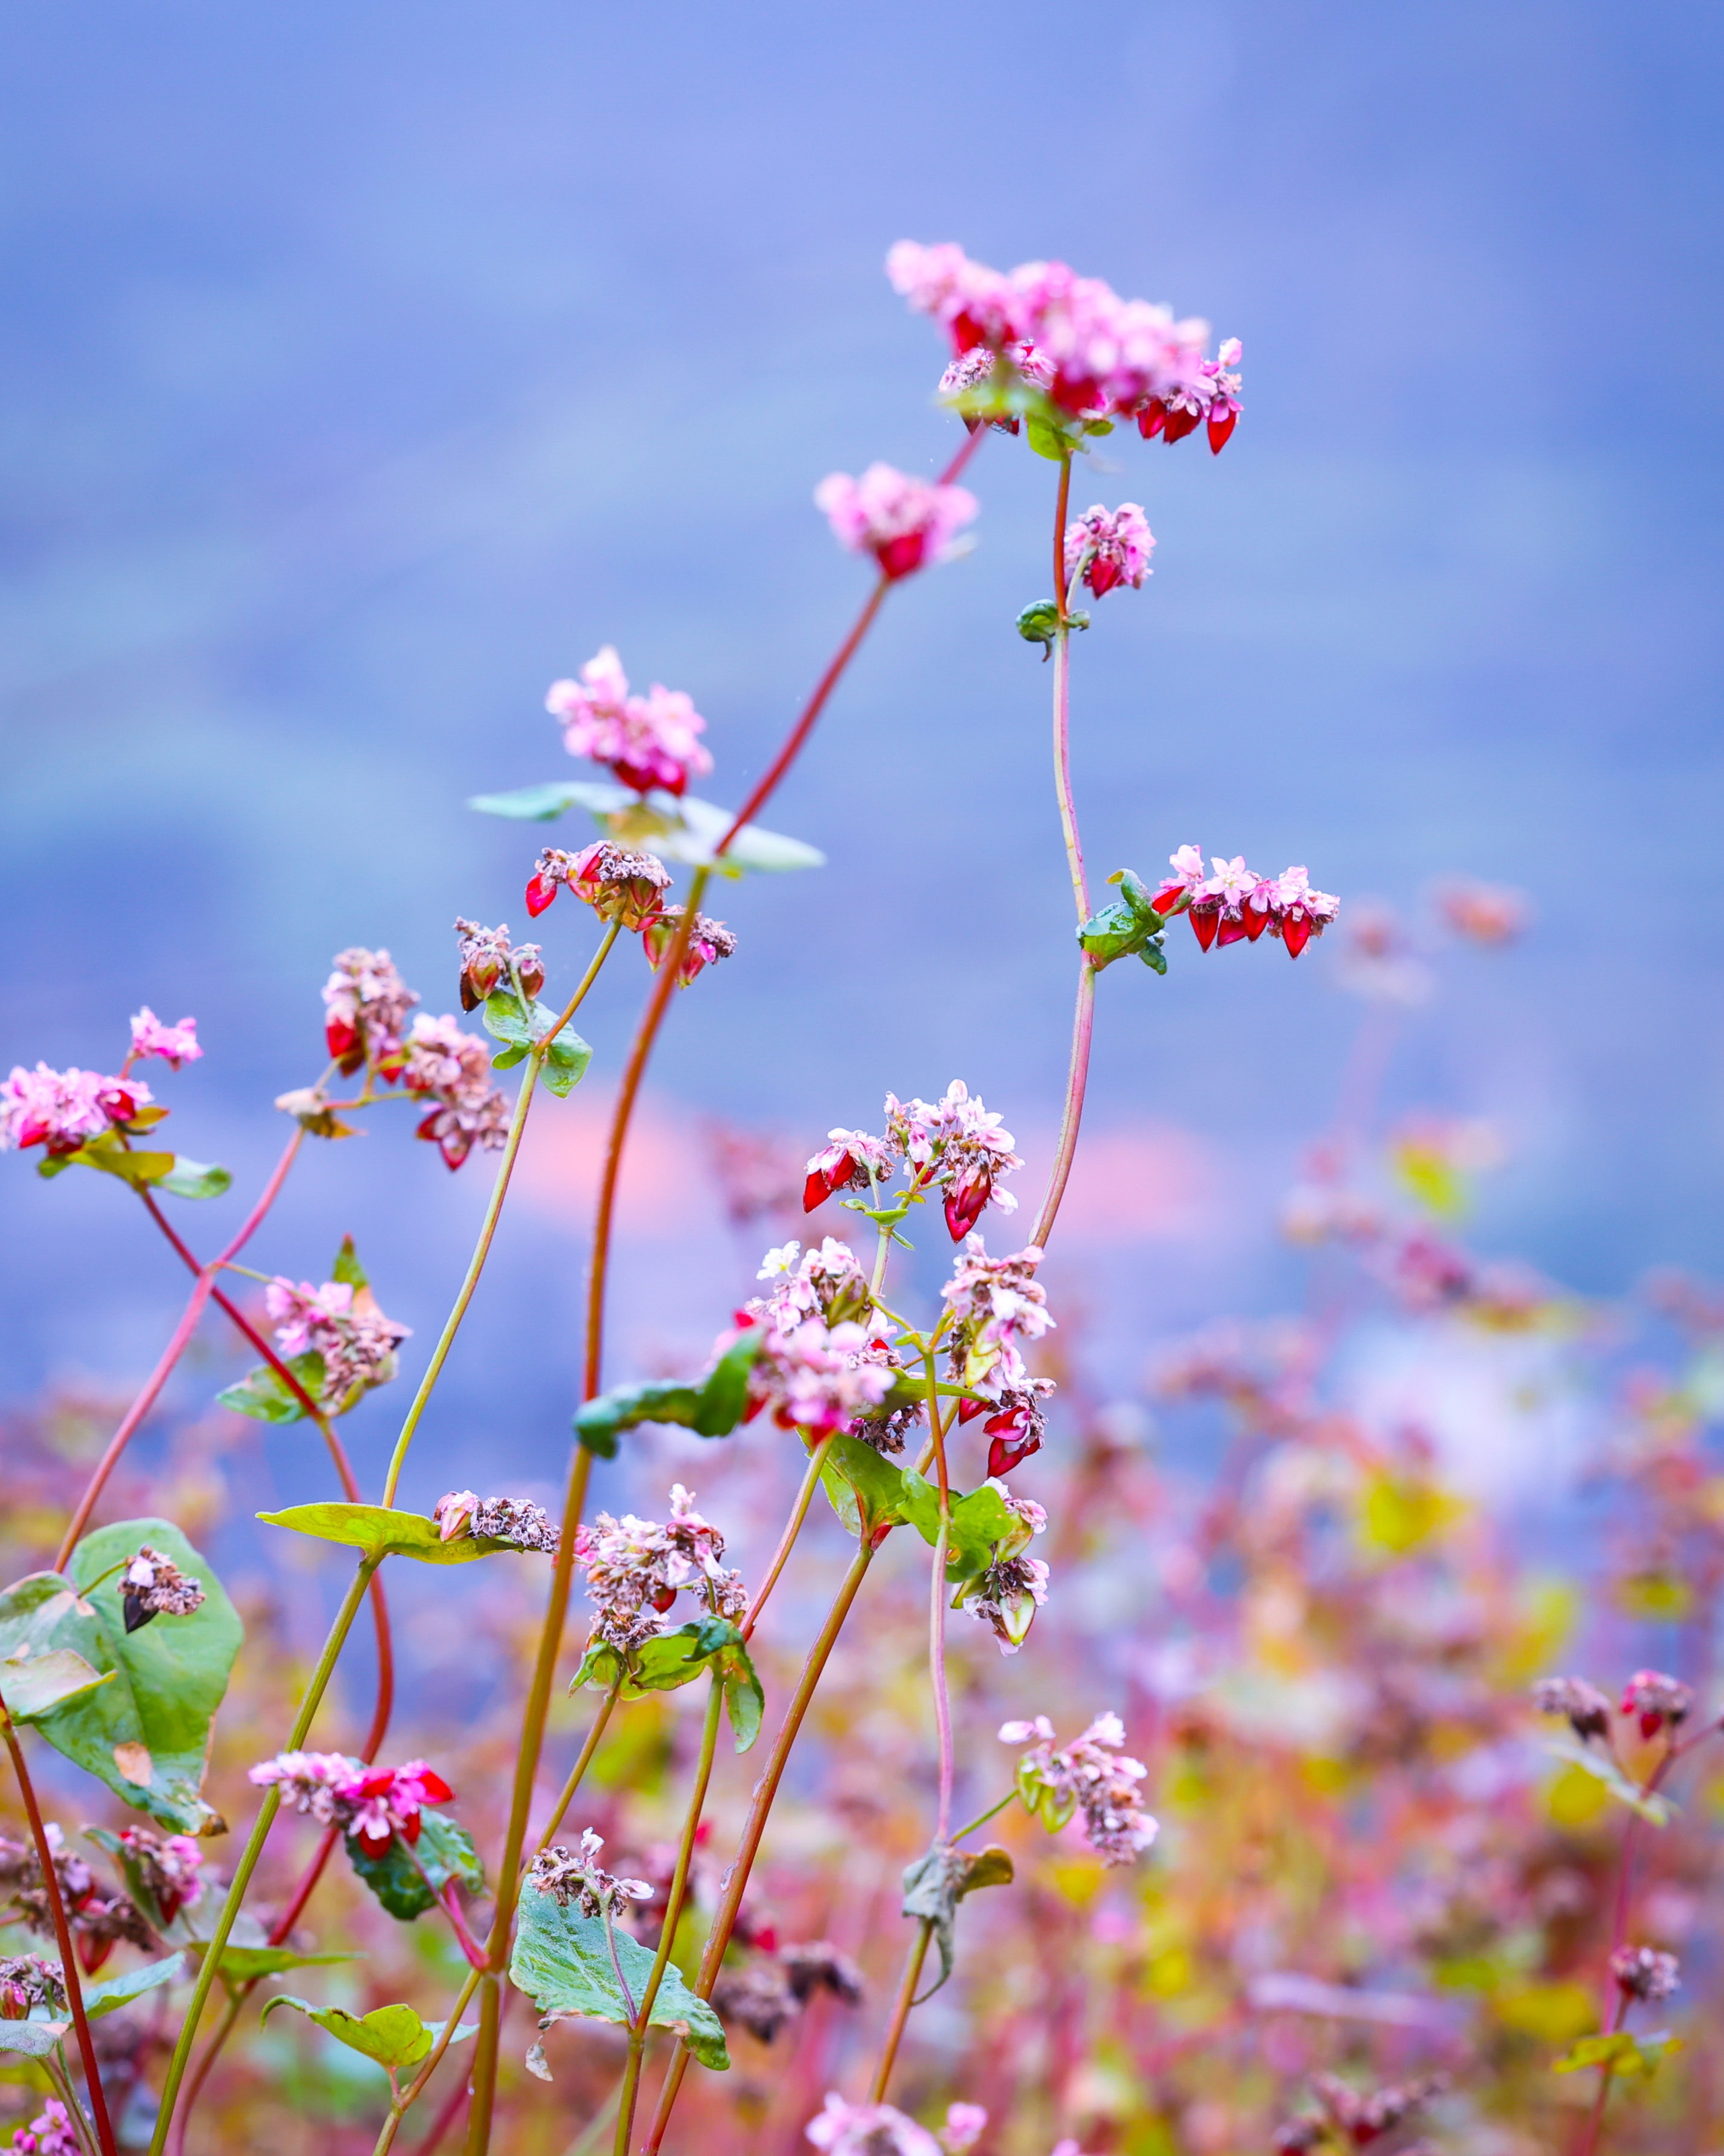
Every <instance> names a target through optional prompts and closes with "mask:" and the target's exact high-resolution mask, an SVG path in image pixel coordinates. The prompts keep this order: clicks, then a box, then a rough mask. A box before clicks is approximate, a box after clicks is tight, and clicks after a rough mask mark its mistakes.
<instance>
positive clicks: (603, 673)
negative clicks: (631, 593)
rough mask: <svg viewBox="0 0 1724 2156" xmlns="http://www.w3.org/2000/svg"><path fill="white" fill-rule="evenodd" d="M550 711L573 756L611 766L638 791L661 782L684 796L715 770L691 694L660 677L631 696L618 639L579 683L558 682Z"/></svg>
mask: <svg viewBox="0 0 1724 2156" xmlns="http://www.w3.org/2000/svg"><path fill="white" fill-rule="evenodd" d="M545 708H546V711H549V712H550V713H551V714H552V716H553V717H554V718H557V719H560V720H561V721H562V745H563V747H565V748H566V749H567V751H568V752H569V754H570V755H571V756H585V757H591V758H592V759H593V762H594V763H602V764H604V765H605V766H607V767H608V769H610V770H611V771H613V773H615V774H616V776H617V777H618V778H619V779H621V780H622V782H623V785H625V786H632V787H633V788H634V790H635V791H636V793H649V792H650V791H651V789H652V788H654V787H655V786H657V787H662V788H664V791H665V792H666V793H681V792H682V791H683V789H684V788H685V787H686V786H687V784H688V783H689V780H690V778H691V777H692V778H699V777H700V776H701V775H702V774H703V773H706V772H709V771H711V768H712V758H711V756H710V755H708V753H707V752H706V748H705V747H703V746H702V744H701V742H700V736H701V735H702V734H703V733H705V732H706V720H705V719H703V718H702V717H701V716H700V713H699V712H698V711H696V710H695V706H694V704H693V703H692V701H690V698H689V697H687V696H685V695H684V694H683V692H682V690H680V689H666V688H664V687H662V686H661V685H660V684H659V683H658V682H657V681H654V684H653V685H652V687H651V689H650V690H649V691H648V692H647V694H646V695H645V696H631V695H630V694H629V677H628V676H627V675H625V674H624V673H623V662H622V660H620V659H618V656H617V653H616V648H615V646H614V645H613V644H606V645H605V647H604V649H603V650H602V651H601V652H600V653H599V654H598V656H597V657H596V658H593V659H589V660H587V664H586V665H584V666H583V667H582V669H581V678H580V680H578V681H569V680H563V681H553V682H552V685H551V687H550V690H549V692H548V694H547V695H546V698H545Z"/></svg>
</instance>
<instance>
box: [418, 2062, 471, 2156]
mask: <svg viewBox="0 0 1724 2156" xmlns="http://www.w3.org/2000/svg"><path fill="white" fill-rule="evenodd" d="M471 2081H472V2077H471V2076H469V2077H468V2078H467V2080H465V2081H459V2082H456V2083H455V2085H454V2087H453V2088H452V2089H451V2090H450V2091H449V2094H448V2096H447V2097H445V2098H444V2105H443V2109H442V2110H441V2111H439V2112H438V2114H437V2116H436V2117H435V2118H434V2119H433V2120H432V2122H431V2125H430V2130H429V2131H428V2133H427V2134H426V2136H425V2138H424V2139H423V2141H422V2142H421V2143H419V2145H418V2148H417V2149H416V2150H415V2152H414V2156H432V2151H433V2150H434V2149H435V2148H440V2147H441V2146H442V2145H443V2138H444V2135H445V2134H446V2133H448V2132H449V2128H450V2127H452V2126H453V2125H454V2123H455V2121H456V2119H457V2118H458V2117H459V2116H460V2112H461V2106H462V2105H463V2104H464V2103H465V2102H468V2101H469V2097H470V2096H471V2094H472V2085H471Z"/></svg>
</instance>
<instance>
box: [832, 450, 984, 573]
mask: <svg viewBox="0 0 1724 2156" xmlns="http://www.w3.org/2000/svg"><path fill="white" fill-rule="evenodd" d="M814 505H815V506H816V507H817V508H818V509H820V510H823V511H824V512H825V514H826V517H827V520H828V521H829V523H830V524H831V526H832V529H833V534H834V536H835V537H836V539H837V540H838V542H839V545H840V546H843V547H848V548H849V550H850V552H852V553H853V554H872V555H873V557H874V558H875V561H876V562H879V564H880V573H881V574H882V575H883V576H885V577H887V578H888V579H889V580H890V581H891V582H893V583H896V582H897V580H898V578H899V577H908V576H911V575H913V574H914V573H915V572H916V570H918V569H926V568H928V567H931V566H932V565H933V564H934V563H935V562H944V561H947V560H948V559H950V557H951V556H952V553H953V552H955V551H956V549H955V547H954V545H953V542H954V540H955V539H956V537H957V534H958V532H959V531H962V528H963V526H965V525H966V524H967V523H969V522H970V521H972V518H973V517H974V516H975V514H976V509H977V502H976V497H975V495H973V494H972V493H971V492H970V490H969V489H968V488H967V487H962V486H931V485H929V484H928V483H927V481H926V480H919V479H911V478H910V477H909V476H908V475H906V473H904V472H900V471H895V470H893V468H892V466H891V465H881V464H874V465H870V466H869V467H868V469H867V470H866V471H865V472H864V473H863V475H862V476H861V478H860V479H852V478H851V477H850V476H849V474H848V473H847V472H833V473H832V474H831V475H829V477H827V478H825V479H823V480H821V482H820V484H819V485H818V486H817V487H816V488H815V489H814Z"/></svg>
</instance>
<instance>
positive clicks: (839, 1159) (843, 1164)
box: [802, 1128, 895, 1213]
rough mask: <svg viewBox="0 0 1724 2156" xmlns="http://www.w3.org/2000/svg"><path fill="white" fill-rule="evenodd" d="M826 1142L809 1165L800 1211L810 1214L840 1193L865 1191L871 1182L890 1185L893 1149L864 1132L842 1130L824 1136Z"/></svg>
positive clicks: (880, 1139)
mask: <svg viewBox="0 0 1724 2156" xmlns="http://www.w3.org/2000/svg"><path fill="white" fill-rule="evenodd" d="M826 1136H827V1138H828V1140H829V1142H828V1143H827V1144H826V1145H824V1146H823V1147H821V1149H820V1151H819V1152H817V1153H816V1154H815V1155H814V1157H813V1159H812V1160H811V1161H810V1162H809V1163H808V1178H807V1180H806V1181H805V1182H804V1183H803V1191H802V1209H803V1212H804V1213H812V1212H813V1209H814V1208H815V1207H816V1206H817V1205H824V1204H825V1203H826V1201H827V1199H829V1198H833V1197H835V1196H836V1195H837V1193H839V1191H840V1190H866V1189H868V1188H870V1183H876V1184H877V1183H890V1181H891V1179H892V1177H893V1175H894V1173H895V1159H894V1156H893V1152H892V1148H891V1147H890V1145H888V1144H887V1142H886V1141H885V1139H884V1138H875V1137H870V1136H869V1135H868V1133H867V1132H865V1131H847V1130H844V1129H842V1128H840V1129H838V1130H833V1131H829V1132H827V1133H826Z"/></svg>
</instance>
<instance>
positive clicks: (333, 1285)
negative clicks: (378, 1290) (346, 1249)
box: [264, 1274, 411, 1414]
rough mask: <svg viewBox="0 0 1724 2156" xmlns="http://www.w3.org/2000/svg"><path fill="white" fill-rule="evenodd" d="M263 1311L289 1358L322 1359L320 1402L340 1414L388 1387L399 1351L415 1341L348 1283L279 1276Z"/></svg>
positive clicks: (407, 1330) (271, 1285) (366, 1292)
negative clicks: (314, 1282)
mask: <svg viewBox="0 0 1724 2156" xmlns="http://www.w3.org/2000/svg"><path fill="white" fill-rule="evenodd" d="M264 1309H265V1310H266V1311H267V1312H269V1320H270V1322H271V1323H272V1324H273V1325H274V1326H275V1344H276V1346H277V1347H279V1348H280V1350H281V1352H282V1353H283V1354H284V1355H304V1354H308V1353H316V1354H318V1355H321V1357H322V1358H323V1384H322V1388H321V1391H320V1392H318V1393H317V1394H316V1398H317V1404H318V1405H319V1406H320V1407H321V1408H322V1409H325V1410H326V1412H327V1413H330V1414H341V1413H342V1412H344V1411H345V1409H347V1408H350V1407H352V1406H354V1405H355V1404H357V1401H358V1399H359V1397H360V1395H361V1394H362V1393H367V1392H370V1391H371V1390H372V1389H373V1388H374V1387H376V1386H378V1385H386V1384H387V1383H388V1382H389V1381H390V1379H391V1378H393V1376H394V1375H395V1372H396V1367H397V1365H396V1356H395V1351H396V1349H397V1348H398V1347H400V1345H401V1343H402V1342H403V1340H406V1339H408V1338H410V1337H411V1328H410V1327H408V1326H405V1325H398V1324H397V1323H396V1322H394V1320H393V1318H388V1317H384V1315H383V1313H382V1311H381V1310H379V1309H378V1307H377V1299H376V1297H375V1296H373V1295H372V1292H371V1291H370V1290H369V1289H368V1288H355V1287H353V1286H351V1285H350V1284H349V1283H348V1282H347V1281H324V1282H323V1284H322V1285H321V1286H320V1287H313V1286H312V1285H311V1283H310V1281H299V1282H297V1283H295V1282H294V1281H290V1280H289V1279H288V1278H287V1276H286V1275H285V1274H278V1275H277V1276H276V1277H275V1279H274V1280H272V1281H270V1282H269V1286H267V1287H266V1288H265V1289H264Z"/></svg>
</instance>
